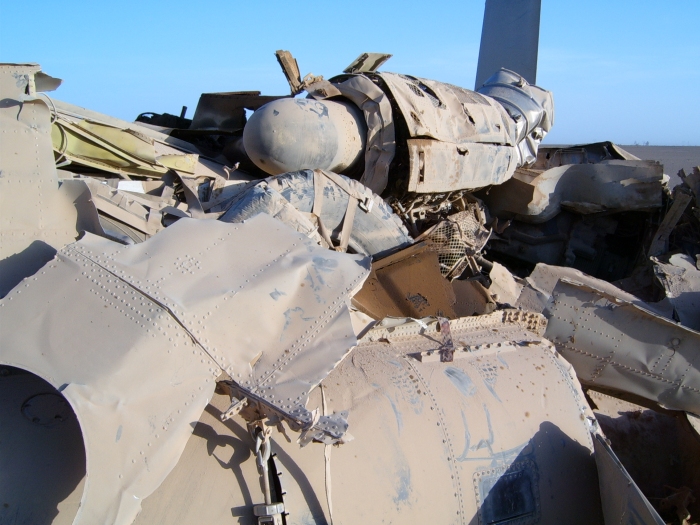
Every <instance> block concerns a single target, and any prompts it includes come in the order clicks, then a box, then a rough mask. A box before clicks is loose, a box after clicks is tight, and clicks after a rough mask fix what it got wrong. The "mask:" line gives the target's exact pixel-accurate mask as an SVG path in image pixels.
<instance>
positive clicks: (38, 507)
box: [0, 51, 700, 525]
mask: <svg viewBox="0 0 700 525" xmlns="http://www.w3.org/2000/svg"><path fill="white" fill-rule="evenodd" d="M277 58H278V61H279V62H280V64H281V66H282V68H283V71H284V72H285V75H286V76H287V79H288V81H289V84H290V88H291V94H290V95H286V96H279V97H271V96H263V95H260V93H258V92H237V93H208V94H203V95H202V96H201V98H200V101H199V105H198V107H197V109H196V111H195V114H194V117H193V119H191V120H190V119H187V118H185V112H184V111H183V113H182V114H181V115H180V116H176V115H169V114H163V115H158V114H153V113H147V114H142V115H139V117H138V119H137V121H135V122H125V121H122V120H119V119H115V118H112V117H109V116H106V115H102V114H99V113H95V112H92V111H89V110H86V109H83V108H80V107H77V106H73V105H70V104H67V103H64V102H61V101H59V100H56V99H54V98H53V97H50V96H49V95H47V94H46V92H47V91H51V90H53V89H55V88H56V87H58V85H59V84H60V81H59V80H57V79H54V78H52V77H49V76H48V75H46V74H44V73H43V72H42V71H41V69H40V67H39V66H37V65H33V64H26V65H20V64H4V65H2V66H0V89H1V90H2V97H1V98H2V106H1V107H0V119H1V123H2V142H1V144H0V147H1V148H2V155H1V157H0V162H1V164H2V166H1V170H2V171H1V175H0V187H1V188H2V192H1V193H0V200H1V201H2V210H3V211H2V215H1V224H2V244H1V246H0V249H1V250H2V258H3V260H2V262H1V263H0V264H2V271H1V272H0V276H1V282H0V286H1V288H2V290H1V294H2V296H3V299H2V300H0V311H2V315H1V316H0V322H1V323H2V325H1V329H0V340H1V341H2V342H1V343H0V362H1V363H2V365H3V368H2V377H0V386H1V387H2V389H3V390H2V392H3V394H2V399H3V406H2V414H3V415H2V420H3V425H2V429H0V442H1V443H2V448H1V452H0V454H1V456H0V465H1V466H2V476H1V477H0V486H1V487H2V491H1V494H2V498H1V499H2V501H0V523H51V522H53V523H75V524H88V523H89V524H92V523H116V524H129V523H175V522H177V523H203V522H216V523H229V522H230V523H233V522H240V523H275V524H282V523H285V524H288V525H291V524H307V523H375V522H392V523H393V522H410V523H413V522H426V521H432V522H437V523H461V524H477V523H480V524H487V523H488V524H494V523H508V524H515V523H517V524H529V523H582V524H584V523H585V524H590V523H603V522H605V523H613V522H615V523H620V522H624V523H665V521H664V520H662V518H661V517H660V515H659V512H661V514H663V515H664V516H667V515H668V516H671V517H670V518H666V517H665V518H664V519H667V520H676V521H675V522H677V523H690V521H688V520H690V519H691V517H690V514H691V513H690V510H693V509H696V508H697V507H694V506H693V502H694V497H693V489H694V488H697V487H699V486H700V479H698V472H700V465H699V463H698V461H699V460H698V458H699V457H700V454H698V450H700V437H698V433H697V432H698V428H700V424H699V423H698V421H699V420H698V417H697V416H698V415H700V332H699V331H700V316H699V314H700V307H699V305H698V301H699V296H700V269H699V268H700V262H699V261H698V251H699V249H698V246H699V244H698V243H699V240H700V222H699V220H700V213H699V212H698V210H700V201H699V199H700V171H698V170H697V169H695V171H693V172H692V173H691V174H689V175H687V176H686V175H685V173H683V174H681V176H682V183H681V184H680V185H679V186H676V187H675V188H673V189H672V190H671V189H669V188H668V186H667V180H668V177H666V176H665V175H664V173H663V167H662V166H661V165H660V164H659V163H657V162H654V161H644V160H640V159H637V158H635V157H633V156H632V155H630V154H629V153H627V152H625V151H624V150H623V149H621V148H619V147H617V146H616V145H614V144H612V143H597V144H589V145H582V146H575V147H550V146H542V145H541V144H540V142H541V140H542V138H543V137H544V136H545V135H546V133H547V132H548V131H549V129H550V128H551V126H552V124H553V121H554V104H553V99H552V96H551V94H550V93H549V92H548V91H546V90H544V89H541V88H539V87H536V86H534V85H531V84H530V83H528V82H527V81H526V80H525V79H524V78H523V77H522V76H520V75H519V74H517V73H514V72H512V71H509V70H505V69H502V70H500V71H499V72H497V73H496V74H495V75H494V76H492V77H491V78H490V79H489V80H487V81H486V82H485V83H484V85H483V86H482V87H481V88H479V89H477V90H476V91H470V90H466V89H463V88H459V87H457V86H452V85H449V84H445V83H441V82H435V81H431V80H427V79H421V78H416V77H412V76H408V75H399V74H394V73H384V72H378V71H377V68H378V67H379V66H380V65H381V64H382V63H384V61H386V59H388V58H389V55H379V54H374V53H367V54H364V55H362V56H360V57H359V58H358V59H357V60H356V61H354V62H353V63H352V64H351V65H350V66H349V67H348V68H347V69H346V70H345V72H344V73H343V74H342V75H340V76H337V77H334V78H331V79H330V80H325V79H323V78H322V77H316V76H313V75H307V76H306V77H304V78H303V79H302V78H301V75H300V74H299V69H298V67H297V64H296V61H295V60H294V59H293V57H292V56H291V55H290V54H289V53H288V52H286V51H279V52H278V53H277ZM303 92H305V93H307V96H306V97H304V98H301V97H296V96H297V95H299V94H301V93H303ZM246 111H253V113H252V116H250V118H247V117H246ZM630 427H634V428H635V429H636V430H635V432H636V433H635V435H636V436H638V437H639V436H642V437H644V439H646V441H644V440H643V439H642V441H639V440H638V441H637V442H636V443H637V444H638V445H639V446H640V447H641V446H642V445H641V444H640V443H642V444H643V445H644V446H645V447H646V448H645V450H657V451H658V452H659V453H658V458H656V459H655V458H654V457H651V456H650V455H649V456H647V455H645V454H644V453H641V456H643V458H640V457H638V456H639V455H640V453H639V452H637V456H635V453H634V444H635V443H632V442H631V441H630V439H631V438H630V436H629V435H628V434H625V428H627V429H629V428H630ZM659 429H662V430H659ZM606 435H607V436H608V438H609V440H608V439H607V438H606ZM640 439H641V438H640ZM625 447H627V448H625ZM653 447H657V448H656V449H654V448H653ZM664 454H666V456H665V455H664ZM668 454H672V455H673V458H674V461H675V463H674V462H672V464H671V466H670V467H669V466H668V465H667V463H668V461H667V455H668ZM618 455H619V456H620V459H622V460H623V461H622V462H621V461H620V459H618ZM662 456H663V457H662ZM623 464H624V466H623ZM645 469H646V470H645ZM650 469H652V470H653V469H655V470H653V475H651V474H650V475H647V474H645V473H646V472H648V471H649V470H650ZM628 471H629V472H628ZM652 478H653V479H652ZM635 481H636V483H635ZM695 494H696V495H697V492H695ZM650 502H651V503H650ZM689 509H690V510H689ZM695 513H696V511H695V510H693V514H695Z"/></svg>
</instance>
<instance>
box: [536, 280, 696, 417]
mask: <svg viewBox="0 0 700 525" xmlns="http://www.w3.org/2000/svg"><path fill="white" fill-rule="evenodd" d="M620 295H622V294H619V295H618V294H613V293H610V292H606V291H601V290H598V289H596V288H594V287H592V286H589V285H586V284H581V283H579V282H576V281H572V280H569V279H561V280H560V281H559V282H558V283H557V285H556V286H555V288H554V291H553V293H552V297H551V298H550V300H549V303H548V305H547V309H546V310H545V315H546V316H547V318H548V324H547V331H546V332H545V337H547V339H549V340H550V341H552V342H553V343H555V344H556V346H557V349H558V350H559V351H560V352H561V353H562V355H563V356H564V357H565V358H566V359H567V360H568V361H569V362H570V363H571V364H572V365H573V367H574V368H575V370H576V375H578V377H579V379H580V380H581V382H582V383H584V384H588V385H590V386H591V387H593V388H595V386H600V387H605V388H610V389H613V390H616V391H621V392H629V393H632V394H636V395H638V396H641V397H643V398H645V399H650V400H652V401H655V402H658V403H659V404H661V405H662V406H664V407H666V408H668V409H671V410H686V411H688V412H692V413H693V414H700V333H698V332H696V331H694V330H691V329H689V328H686V327H684V326H682V325H679V324H676V323H674V322H673V321H671V320H669V319H666V318H663V317H660V316H658V315H656V314H654V313H652V312H651V311H649V310H647V309H644V308H643V307H641V306H638V305H636V304H633V303H631V302H630V301H627V300H625V299H622V298H620Z"/></svg>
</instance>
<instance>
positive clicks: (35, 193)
mask: <svg viewBox="0 0 700 525" xmlns="http://www.w3.org/2000/svg"><path fill="white" fill-rule="evenodd" d="M40 69H41V68H40V67H39V66H38V65H11V64H2V65H0V98H1V99H2V100H3V104H2V106H1V107H0V125H1V126H2V130H3V138H2V140H1V141H0V171H1V172H2V176H0V209H2V213H0V259H2V261H1V262H0V297H3V296H4V295H5V294H6V293H7V292H8V291H9V290H10V289H12V287H13V286H15V285H16V284H17V283H18V282H19V281H20V280H21V279H22V278H23V277H26V276H28V275H32V274H33V273H34V272H36V271H37V270H38V269H39V268H41V267H42V266H43V265H44V264H45V263H46V262H47V261H49V260H51V258H53V256H54V255H55V253H56V250H57V249H59V248H61V247H62V246H63V245H65V244H66V243H69V242H73V241H75V239H76V238H77V236H78V231H77V229H76V223H77V221H78V214H77V211H76V208H75V206H74V205H73V201H72V200H71V199H70V198H66V195H65V194H64V192H60V191H59V189H58V186H59V183H58V177H57V174H56V168H55V166H54V159H53V154H52V152H51V112H50V110H49V107H48V106H47V104H46V100H45V99H44V97H43V96H40V95H38V94H37V93H36V92H35V91H33V89H34V87H33V86H34V78H35V75H36V74H37V72H39V70H40Z"/></svg>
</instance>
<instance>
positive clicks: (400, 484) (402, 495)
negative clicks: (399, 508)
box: [394, 463, 411, 505]
mask: <svg viewBox="0 0 700 525" xmlns="http://www.w3.org/2000/svg"><path fill="white" fill-rule="evenodd" d="M396 470H397V471H396V477H397V480H396V487H395V489H396V497H394V503H396V505H398V504H399V503H401V502H404V501H408V498H409V496H410V495H411V469H410V468H409V466H408V465H407V464H406V463H402V464H401V465H399V467H398V468H397V469H396Z"/></svg>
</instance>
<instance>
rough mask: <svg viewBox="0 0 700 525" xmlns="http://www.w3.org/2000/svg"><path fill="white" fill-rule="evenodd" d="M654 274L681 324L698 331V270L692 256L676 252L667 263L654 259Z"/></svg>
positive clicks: (699, 302)
mask: <svg viewBox="0 0 700 525" xmlns="http://www.w3.org/2000/svg"><path fill="white" fill-rule="evenodd" d="M654 276H655V277H656V279H657V280H658V281H659V282H660V283H661V285H662V286H663V288H664V290H665V292H666V298H667V299H668V300H669V302H670V303H671V304H672V305H673V309H674V312H675V314H676V315H677V319H678V320H679V321H680V322H681V324H682V325H684V326H687V327H688V328H692V329H693V330H698V331H700V270H698V268H697V263H696V261H695V260H693V258H692V257H689V256H688V255H684V254H681V253H677V254H674V255H672V256H671V257H669V258H668V263H663V262H661V261H658V260H655V261H654Z"/></svg>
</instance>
